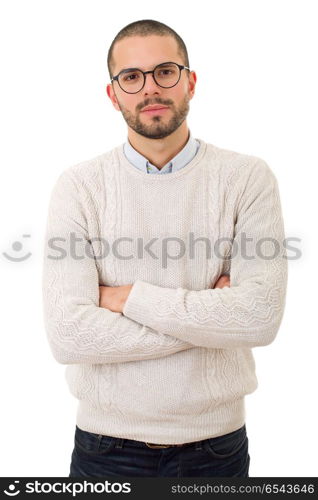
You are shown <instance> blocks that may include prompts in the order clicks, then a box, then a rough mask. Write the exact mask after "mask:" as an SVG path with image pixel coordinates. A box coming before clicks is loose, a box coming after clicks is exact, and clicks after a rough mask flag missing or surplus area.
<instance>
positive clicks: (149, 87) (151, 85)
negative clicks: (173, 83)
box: [142, 73, 161, 94]
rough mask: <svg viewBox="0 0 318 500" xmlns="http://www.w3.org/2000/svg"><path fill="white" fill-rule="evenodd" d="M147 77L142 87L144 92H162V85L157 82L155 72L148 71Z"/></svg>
mask: <svg viewBox="0 0 318 500" xmlns="http://www.w3.org/2000/svg"><path fill="white" fill-rule="evenodd" d="M145 79H146V80H145V85H144V88H143V89H142V90H143V92H144V94H153V93H154V92H157V93H160V89H161V87H159V85H157V83H156V82H155V80H154V77H153V73H147V74H146V75H145Z"/></svg>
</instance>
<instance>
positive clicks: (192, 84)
mask: <svg viewBox="0 0 318 500" xmlns="http://www.w3.org/2000/svg"><path fill="white" fill-rule="evenodd" d="M196 82H197V75H196V72H195V71H191V72H190V74H189V92H190V96H191V99H192V97H193V96H194V92H195V85H196Z"/></svg>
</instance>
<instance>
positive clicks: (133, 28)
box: [107, 19, 190, 78]
mask: <svg viewBox="0 0 318 500" xmlns="http://www.w3.org/2000/svg"><path fill="white" fill-rule="evenodd" d="M150 35H159V36H171V37H173V38H174V39H175V40H176V42H177V44H178V52H179V54H180V55H181V57H182V59H183V62H184V65H185V66H187V67H188V68H189V67H190V63H189V57H188V51H187V47H186V45H185V43H184V41H183V40H182V38H181V37H180V36H179V35H178V33H176V32H175V31H174V30H173V29H172V28H170V27H169V26H167V25H166V24H164V23H160V22H159V21H155V20H153V19H142V20H140V21H135V22H133V23H130V24H127V26H125V27H124V28H122V29H121V30H120V31H119V32H118V33H117V35H116V36H115V38H114V40H113V41H112V43H111V46H110V47H109V50H108V55H107V66H108V72H109V76H110V78H112V76H113V74H112V71H113V68H114V60H113V50H114V45H115V43H116V42H119V40H122V39H123V38H128V37H131V36H150Z"/></svg>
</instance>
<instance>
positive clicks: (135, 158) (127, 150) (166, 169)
mask: <svg viewBox="0 0 318 500" xmlns="http://www.w3.org/2000/svg"><path fill="white" fill-rule="evenodd" d="M199 147H200V143H199V141H197V140H196V139H194V137H192V135H191V131H190V135H189V140H188V142H187V144H186V145H185V146H184V148H183V149H182V150H181V151H179V153H178V154H177V155H176V156H175V157H174V158H172V160H170V161H169V162H168V163H166V164H165V165H164V166H163V167H162V168H161V169H159V168H157V167H156V166H155V165H152V163H150V162H149V161H148V160H147V158H145V157H144V156H143V155H142V154H140V153H139V152H138V151H136V150H135V148H133V147H132V145H131V144H130V142H129V140H128V139H127V142H125V144H124V147H123V148H124V154H125V156H126V158H127V160H128V161H129V162H130V163H131V164H132V165H133V166H134V167H136V168H139V170H142V171H143V172H145V173H148V174H170V173H171V172H176V171H177V170H179V169H180V168H182V167H185V166H186V165H187V164H188V163H189V162H190V161H191V160H192V159H193V158H194V157H195V155H196V154H197V151H198V149H199Z"/></svg>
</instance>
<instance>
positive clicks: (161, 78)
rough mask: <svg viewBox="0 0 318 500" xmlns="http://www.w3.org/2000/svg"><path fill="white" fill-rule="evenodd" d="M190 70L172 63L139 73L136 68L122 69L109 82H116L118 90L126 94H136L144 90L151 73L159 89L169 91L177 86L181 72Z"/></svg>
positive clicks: (139, 70) (162, 64)
mask: <svg viewBox="0 0 318 500" xmlns="http://www.w3.org/2000/svg"><path fill="white" fill-rule="evenodd" d="M183 69H187V70H189V71H190V68H188V67H187V66H183V65H182V64H177V63H174V62H166V63H161V64H158V65H157V66H156V67H155V68H154V69H153V70H152V71H141V69H138V68H127V69H123V70H122V71H120V73H118V75H116V76H113V77H112V78H111V82H113V81H114V80H117V82H118V84H119V86H120V88H121V89H122V90H123V91H124V92H127V94H137V92H140V91H141V89H143V88H144V85H145V82H146V75H147V74H148V73H151V74H152V76H153V79H154V81H155V82H156V84H157V85H159V87H163V88H165V89H167V88H168V89H169V88H171V87H174V86H175V85H177V83H178V82H179V80H180V76H181V71H182V70H183Z"/></svg>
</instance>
